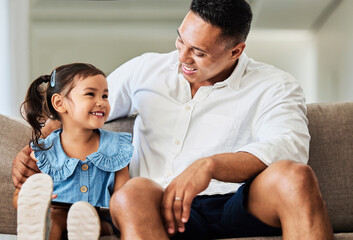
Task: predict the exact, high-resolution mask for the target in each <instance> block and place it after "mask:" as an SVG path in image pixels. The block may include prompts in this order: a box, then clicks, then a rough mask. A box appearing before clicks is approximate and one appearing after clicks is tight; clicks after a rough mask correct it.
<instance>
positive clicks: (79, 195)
mask: <svg viewBox="0 0 353 240" xmlns="http://www.w3.org/2000/svg"><path fill="white" fill-rule="evenodd" d="M97 131H99V134H100V140H99V148H98V151H97V152H95V153H92V154H90V155H88V156H87V157H86V160H84V161H81V160H79V159H76V158H69V157H68V156H67V155H66V154H65V152H64V150H63V148H62V145H61V142H60V134H61V132H62V129H58V130H55V131H54V132H53V133H52V134H50V135H49V136H48V137H47V138H46V139H40V141H39V143H40V144H43V148H44V149H47V148H49V149H48V150H41V149H39V148H38V147H36V146H34V145H33V144H32V148H33V150H34V154H35V157H36V158H37V159H38V162H37V165H38V168H39V169H40V170H41V171H42V172H43V173H46V174H48V175H50V176H51V177H52V179H53V181H54V190H53V194H57V195H58V197H57V198H56V199H53V201H54V202H64V203H75V202H77V201H86V202H89V203H90V204H91V205H93V206H95V207H109V200H110V196H111V195H112V194H113V190H114V177H115V172H116V171H119V170H120V169H122V168H124V167H126V166H127V165H128V164H129V161H130V159H131V157H132V153H133V147H132V145H131V134H130V133H122V132H121V133H118V132H110V131H106V130H103V129H98V130H97ZM83 165H87V166H88V169H87V170H83V168H82V166H83ZM87 166H84V167H87ZM82 186H84V187H86V188H87V191H86V192H82V191H81V187H82Z"/></svg>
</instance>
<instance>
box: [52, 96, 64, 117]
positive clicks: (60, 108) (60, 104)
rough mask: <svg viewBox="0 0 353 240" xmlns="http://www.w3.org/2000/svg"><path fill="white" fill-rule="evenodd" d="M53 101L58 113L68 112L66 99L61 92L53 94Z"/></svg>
mask: <svg viewBox="0 0 353 240" xmlns="http://www.w3.org/2000/svg"><path fill="white" fill-rule="evenodd" d="M51 103H52V105H53V108H54V109H55V111H57V112H58V113H65V112H66V108H65V104H64V99H63V97H62V96H61V95H60V94H58V93H54V94H53V96H51Z"/></svg>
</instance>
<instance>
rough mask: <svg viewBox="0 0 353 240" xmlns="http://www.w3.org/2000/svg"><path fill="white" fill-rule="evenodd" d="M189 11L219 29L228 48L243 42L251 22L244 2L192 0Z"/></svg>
mask: <svg viewBox="0 0 353 240" xmlns="http://www.w3.org/2000/svg"><path fill="white" fill-rule="evenodd" d="M190 10H191V11H192V12H193V13H196V14H197V15H199V16H200V17H201V18H202V19H203V20H204V21H205V22H207V23H210V24H212V25H214V26H217V27H219V28H220V29H221V31H222V32H221V37H223V38H224V39H225V40H228V44H227V45H229V46H228V47H233V46H235V45H236V44H238V43H240V42H245V40H246V37H247V36H248V33H249V31H250V25H251V20H252V12H251V8H250V6H249V4H248V3H247V2H246V1H245V0H193V1H192V2H191V6H190Z"/></svg>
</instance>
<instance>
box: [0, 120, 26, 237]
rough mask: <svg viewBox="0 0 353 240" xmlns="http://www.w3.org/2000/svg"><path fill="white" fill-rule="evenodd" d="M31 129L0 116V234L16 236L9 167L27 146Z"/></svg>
mask: <svg viewBox="0 0 353 240" xmlns="http://www.w3.org/2000/svg"><path fill="white" fill-rule="evenodd" d="M30 135H31V129H30V128H29V127H28V126H27V125H25V124H23V123H21V122H19V121H14V120H13V119H10V118H8V117H5V116H2V115H0V182H1V184H0V193H1V196H0V211H1V213H0V215H1V217H0V232H1V233H6V234H16V211H15V208H14V207H13V206H12V195H13V192H14V190H15V187H14V186H13V184H12V178H11V166H12V160H13V159H14V158H15V156H16V155H17V153H18V152H19V151H20V150H21V149H22V148H23V147H24V146H25V145H26V144H28V141H29V138H30Z"/></svg>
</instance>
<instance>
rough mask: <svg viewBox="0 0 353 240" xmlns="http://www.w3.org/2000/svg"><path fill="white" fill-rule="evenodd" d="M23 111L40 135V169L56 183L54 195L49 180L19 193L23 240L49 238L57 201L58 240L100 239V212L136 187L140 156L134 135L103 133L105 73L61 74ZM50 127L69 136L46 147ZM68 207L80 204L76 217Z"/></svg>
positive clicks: (40, 83)
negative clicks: (134, 168) (134, 162)
mask: <svg viewBox="0 0 353 240" xmlns="http://www.w3.org/2000/svg"><path fill="white" fill-rule="evenodd" d="M23 110H24V117H25V119H26V120H27V121H28V123H29V124H30V125H31V126H32V128H33V134H32V142H31V147H32V149H33V150H34V155H35V159H36V160H37V166H38V168H39V169H40V170H41V171H42V172H43V173H45V174H48V175H49V176H50V177H51V179H52V180H53V185H54V189H53V194H54V195H53V196H52V185H51V184H52V183H51V179H50V178H49V180H48V175H45V174H35V175H33V176H32V177H30V178H29V179H28V180H27V181H26V182H25V183H24V185H23V186H22V188H21V191H20V192H19V191H18V190H16V191H15V194H14V205H15V206H16V205H17V202H18V205H17V206H16V207H18V208H17V212H18V239H43V238H44V235H45V230H44V227H43V226H44V225H45V216H46V212H47V209H48V205H49V203H50V199H51V198H53V200H52V207H51V219H52V226H51V231H50V239H62V238H65V234H64V233H65V231H66V229H68V237H69V239H70V238H71V239H97V238H98V237H99V234H100V233H99V228H100V226H99V224H98V223H99V222H98V221H97V222H95V219H97V216H98V215H97V212H96V210H95V208H93V207H92V206H94V207H96V208H97V209H98V208H100V207H103V208H108V207H109V200H110V196H111V195H112V194H113V192H114V191H116V190H117V189H119V188H120V187H121V186H122V185H123V184H124V183H125V182H126V181H127V180H128V179H129V173H128V169H127V165H128V163H129V161H130V158H131V156H132V150H133V147H132V146H131V134H129V133H117V132H109V131H105V130H102V129H100V128H101V127H102V126H103V124H104V122H105V121H106V119H107V117H108V115H109V111H110V105H109V102H108V86H107V81H106V78H105V75H104V73H103V72H102V71H101V70H99V69H97V68H95V67H94V66H92V65H90V64H83V63H74V64H68V65H64V66H60V67H58V68H56V69H55V70H54V71H53V72H52V73H51V75H44V76H40V77H39V78H37V79H36V80H35V81H34V82H33V83H32V84H31V86H30V87H29V89H28V92H27V96H26V99H25V101H24V103H23ZM48 119H50V120H59V121H60V122H61V128H60V129H57V130H55V131H54V132H52V133H51V134H50V135H49V136H48V137H46V138H45V139H42V138H40V137H41V136H42V130H43V129H42V128H43V127H44V125H45V123H46V122H48ZM32 154H33V152H32ZM33 157H34V156H33ZM17 198H18V201H17ZM74 203H75V204H74ZM88 203H89V204H88ZM67 204H74V205H72V206H71V208H70V210H69V212H68V207H67ZM80 217H81V218H82V217H84V218H83V219H81V220H80V219H79V218H80ZM66 220H67V221H66ZM108 221H109V218H108ZM66 222H67V224H66ZM110 222H111V220H110ZM96 225H98V227H97V226H96ZM101 226H102V230H104V229H109V228H107V226H106V225H103V224H102V225H101ZM112 227H113V228H114V225H112ZM110 229H111V230H112V228H110ZM114 229H115V228H114Z"/></svg>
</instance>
